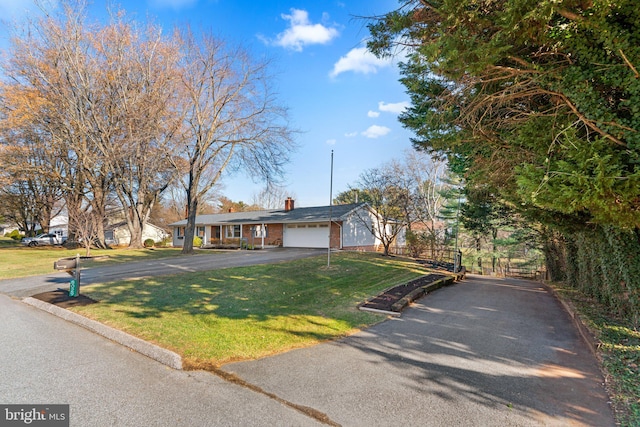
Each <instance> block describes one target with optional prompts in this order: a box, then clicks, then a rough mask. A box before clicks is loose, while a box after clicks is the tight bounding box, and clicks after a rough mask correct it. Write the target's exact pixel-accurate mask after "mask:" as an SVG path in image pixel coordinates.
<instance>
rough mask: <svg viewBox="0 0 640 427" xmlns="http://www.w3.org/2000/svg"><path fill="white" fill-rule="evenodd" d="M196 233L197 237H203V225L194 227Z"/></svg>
mask: <svg viewBox="0 0 640 427" xmlns="http://www.w3.org/2000/svg"><path fill="white" fill-rule="evenodd" d="M196 235H197V236H198V237H204V227H197V228H196Z"/></svg>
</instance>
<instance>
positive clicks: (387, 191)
mask: <svg viewBox="0 0 640 427" xmlns="http://www.w3.org/2000/svg"><path fill="white" fill-rule="evenodd" d="M396 172H397V171H396V170H395V169H394V168H393V166H392V165H386V166H384V167H381V168H373V169H369V170H366V171H364V172H363V173H362V174H361V175H360V178H359V180H358V189H359V190H360V191H361V192H363V193H364V194H365V195H366V200H367V204H368V205H369V207H370V208H371V211H369V212H368V213H367V214H363V213H359V214H358V216H357V218H358V220H359V221H360V222H362V223H363V224H365V225H366V226H367V227H368V228H369V230H370V231H371V233H372V234H373V236H374V237H375V238H376V239H377V240H379V241H380V243H381V244H382V246H383V249H384V254H385V255H389V254H390V247H391V245H392V244H393V243H394V242H395V241H396V238H397V237H398V235H399V234H400V232H401V231H402V230H403V229H404V228H405V227H406V225H407V214H406V213H407V206H408V204H409V202H408V201H409V198H410V195H409V192H408V191H407V189H406V187H405V185H404V183H403V181H402V177H399V176H398V175H397V173H396ZM372 215H373V217H374V218H373V219H374V220H373V221H372Z"/></svg>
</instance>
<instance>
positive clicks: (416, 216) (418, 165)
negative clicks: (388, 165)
mask: <svg viewBox="0 0 640 427" xmlns="http://www.w3.org/2000/svg"><path fill="white" fill-rule="evenodd" d="M403 163H404V174H405V176H406V179H407V182H408V183H409V186H410V187H409V188H410V191H411V198H410V202H411V222H410V223H409V224H410V225H409V229H410V230H412V227H411V224H412V223H418V224H420V225H421V226H422V228H424V229H425V230H426V233H427V241H428V244H429V246H430V250H431V253H432V256H434V255H435V249H436V246H438V243H439V242H438V240H439V236H438V230H437V223H438V215H439V213H440V210H441V208H442V205H443V203H444V198H443V196H442V190H443V189H444V188H445V187H446V184H445V183H444V182H443V178H444V176H445V173H446V171H447V165H446V162H444V161H442V160H438V159H434V158H432V157H431V156H430V155H429V154H427V153H425V152H422V151H415V150H412V151H408V152H406V153H405V157H404V160H403Z"/></svg>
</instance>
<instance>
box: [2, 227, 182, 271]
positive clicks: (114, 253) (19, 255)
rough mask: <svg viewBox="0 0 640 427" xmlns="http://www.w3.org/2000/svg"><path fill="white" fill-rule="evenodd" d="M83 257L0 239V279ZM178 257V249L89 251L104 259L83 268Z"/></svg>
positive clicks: (81, 250) (78, 251)
mask: <svg viewBox="0 0 640 427" xmlns="http://www.w3.org/2000/svg"><path fill="white" fill-rule="evenodd" d="M76 254H80V255H81V256H84V255H85V250H84V248H78V249H65V248H63V247H61V246H42V247H35V248H29V247H25V246H22V245H21V244H20V242H16V241H15V240H12V239H9V238H7V237H1V238H0V280H2V279H13V278H17V277H27V276H35V275H39V274H47V273H53V272H54V269H53V263H54V261H56V260H58V259H59V258H66V257H73V256H76ZM179 254H180V249H174V248H160V249H126V248H121V249H92V250H91V256H95V257H104V256H107V257H108V258H106V259H105V258H102V259H100V260H99V261H86V262H87V263H86V264H85V263H83V266H91V264H90V262H131V261H142V260H147V259H155V258H164V257H171V256H176V255H179Z"/></svg>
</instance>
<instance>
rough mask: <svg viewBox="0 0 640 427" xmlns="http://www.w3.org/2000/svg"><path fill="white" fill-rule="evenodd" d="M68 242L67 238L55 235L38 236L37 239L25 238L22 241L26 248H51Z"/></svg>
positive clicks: (44, 234)
mask: <svg viewBox="0 0 640 427" xmlns="http://www.w3.org/2000/svg"><path fill="white" fill-rule="evenodd" d="M66 241H67V239H66V237H61V236H58V235H57V234H53V233H43V234H38V235H37V236H36V237H25V238H24V239H22V244H23V245H25V246H31V247H33V246H47V245H49V246H51V245H63V244H64V243H65V242H66Z"/></svg>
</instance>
